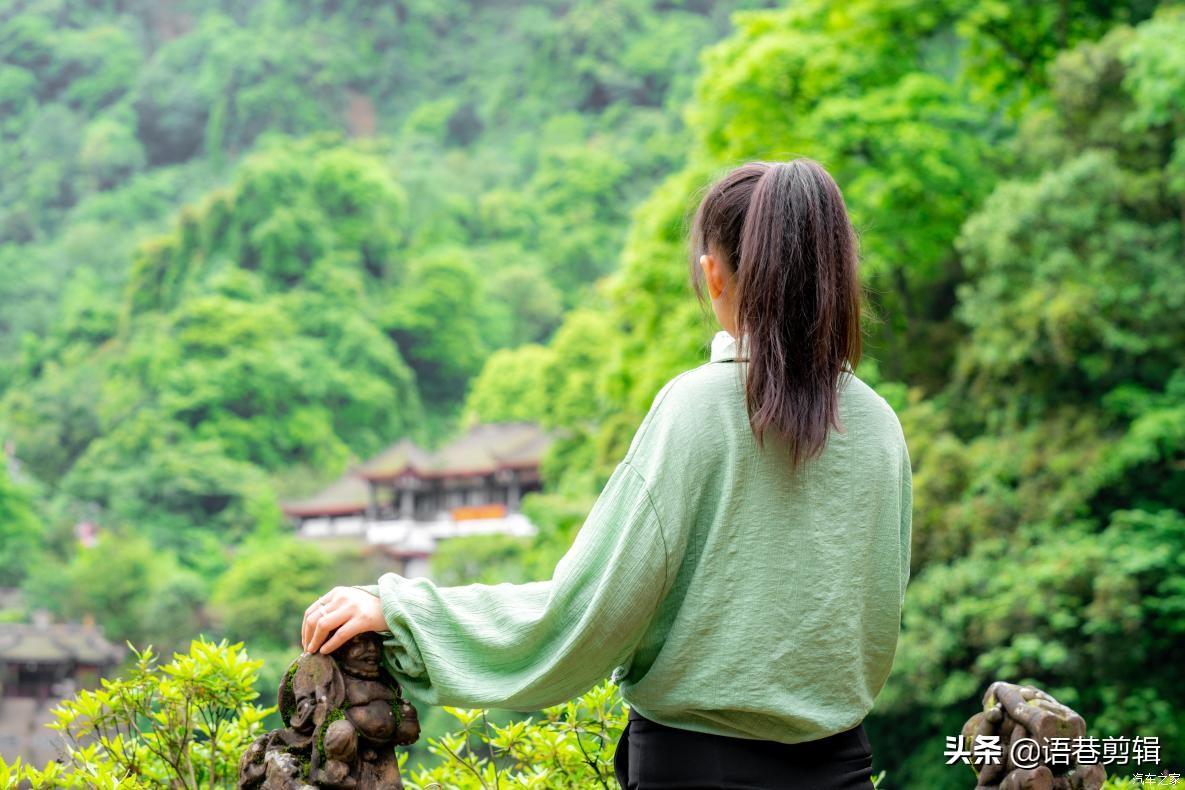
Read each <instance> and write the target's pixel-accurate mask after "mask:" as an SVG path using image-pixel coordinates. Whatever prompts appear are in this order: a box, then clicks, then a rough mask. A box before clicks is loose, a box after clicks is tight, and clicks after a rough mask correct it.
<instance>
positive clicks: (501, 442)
mask: <svg viewBox="0 0 1185 790" xmlns="http://www.w3.org/2000/svg"><path fill="white" fill-rule="evenodd" d="M552 441H553V437H552V436H551V435H550V434H549V433H548V432H546V431H544V430H543V429H542V428H541V427H540V426H538V425H537V424H535V423H532V422H497V423H479V424H477V425H474V426H473V427H471V428H470V429H469V430H467V431H466V432H465V433H464V434H463V435H461V436H459V437H457V438H455V439H453V440H452V441H450V442H448V443H446V444H444V445H443V446H442V447H440V448H438V449H435V450H427V449H424V448H422V447H419V446H418V445H416V444H415V443H414V442H412V441H411V440H409V439H406V438H404V439H401V440H399V441H398V442H396V443H395V444H393V445H391V446H390V447H388V448H387V449H386V450H383V451H382V452H381V453H379V454H378V455H376V456H375V457H374V458H371V459H370V460H368V461H366V462H365V463H363V464H361V465H359V466H356V467H354V468H352V469H350V470H349V471H348V472H346V474H344V475H343V476H342V477H341V478H339V479H338V480H337V481H335V482H334V483H332V484H331V485H329V486H328V487H327V488H325V489H324V490H322V491H320V492H319V493H317V494H314V495H313V496H311V497H309V498H308V499H304V500H300V501H295V502H286V503H284V512H285V513H286V514H287V515H288V516H289V517H290V518H291V519H293V520H294V522H295V523H296V524H297V529H298V534H299V535H300V536H302V537H308V538H322V537H344V536H354V537H358V538H363V539H365V540H366V541H367V542H368V543H372V544H376V545H379V546H382V547H384V553H386V554H388V555H389V556H392V557H396V558H401V559H403V560H404V561H405V564H406V567H407V568H408V569H409V570H418V569H422V568H423V562H424V561H426V559H427V558H428V557H429V556H430V555H431V554H432V552H433V551H434V548H435V544H436V541H437V540H439V539H442V538H447V537H456V536H460V535H474V534H488V533H494V532H498V533H506V534H513V535H530V534H533V533H534V527H533V526H532V525H531V524H530V522H529V521H528V520H527V519H526V517H525V516H523V515H522V514H521V513H520V512H519V503H520V502H521V499H522V497H523V495H524V494H527V493H529V492H531V491H537V490H539V489H540V488H541V482H540V477H539V463H540V461H541V460H542V458H543V454H544V453H545V452H546V451H547V449H548V447H549V446H550V445H551V442H552Z"/></svg>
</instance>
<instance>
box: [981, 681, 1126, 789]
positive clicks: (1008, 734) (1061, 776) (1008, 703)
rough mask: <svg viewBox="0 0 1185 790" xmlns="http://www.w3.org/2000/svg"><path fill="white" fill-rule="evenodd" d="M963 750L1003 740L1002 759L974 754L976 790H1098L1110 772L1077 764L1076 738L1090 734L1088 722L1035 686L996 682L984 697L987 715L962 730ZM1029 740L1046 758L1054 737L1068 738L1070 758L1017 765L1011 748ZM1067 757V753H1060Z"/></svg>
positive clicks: (1092, 765)
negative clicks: (982, 739) (982, 741)
mask: <svg viewBox="0 0 1185 790" xmlns="http://www.w3.org/2000/svg"><path fill="white" fill-rule="evenodd" d="M962 735H963V744H964V749H967V750H969V751H971V750H973V748H974V746H975V743H976V736H984V737H987V738H992V737H993V736H995V737H998V738H999V744H998V745H999V757H998V759H991V760H989V759H988V758H987V757H986V755H983V756H979V755H977V754H976V753H975V752H973V754H972V758H971V760H972V762H971V765H972V767H973V768H974V769H975V773H976V776H977V777H978V782H977V784H976V790H1099V788H1101V787H1102V786H1103V783H1104V782H1105V781H1106V779H1107V771H1106V769H1104V768H1103V766H1102V765H1101V764H1100V763H1098V762H1094V763H1086V764H1079V763H1077V762H1076V760H1075V756H1076V754H1077V749H1075V748H1074V744H1075V741H1076V739H1078V738H1082V737H1084V736H1085V735H1086V722H1085V721H1084V720H1083V719H1082V717H1081V716H1079V715H1078V714H1077V713H1075V712H1074V711H1073V710H1071V709H1070V708H1068V707H1066V706H1065V705H1063V704H1061V703H1060V702H1058V701H1057V700H1055V699H1054V698H1053V697H1051V696H1049V695H1048V694H1046V693H1045V692H1044V691H1041V690H1040V689H1037V688H1034V687H1032V686H1018V685H1014V684H1012V683H1005V682H1004V681H1001V680H997V681H996V682H994V683H992V684H991V685H990V686H988V689H987V691H986V692H985V693H984V695H983V711H981V712H980V713H976V714H975V715H974V716H972V717H971V718H970V719H968V720H967V723H966V724H964V725H963V733H962ZM1022 738H1031V739H1032V740H1033V741H1035V742H1036V743H1037V744H1038V746H1040V749H1041V751H1040V755H1041V757H1042V758H1044V757H1045V756H1046V755H1048V747H1049V742H1050V739H1051V738H1065V739H1068V741H1067V742H1068V744H1069V747H1070V748H1069V757H1068V759H1067V760H1066V762H1065V763H1063V762H1062V761H1061V760H1058V761H1056V762H1057V763H1058V764H1056V765H1055V764H1053V761H1048V762H1047V761H1045V760H1044V759H1042V760H1041V761H1040V762H1039V763H1038V764H1036V765H1029V764H1027V762H1026V765H1025V766H1023V767H1020V766H1017V765H1016V763H1015V762H1013V759H1012V756H1013V755H1012V744H1014V743H1017V742H1019V741H1020V739H1022ZM1062 753H1063V754H1064V753H1065V752H1062Z"/></svg>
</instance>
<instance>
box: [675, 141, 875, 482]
mask: <svg viewBox="0 0 1185 790" xmlns="http://www.w3.org/2000/svg"><path fill="white" fill-rule="evenodd" d="M689 242H690V251H691V260H690V268H691V283H692V288H693V289H694V290H695V293H696V296H697V297H698V299H699V302H700V306H701V307H704V304H705V299H704V293H703V288H702V279H703V275H702V272H701V267H700V265H699V259H700V256H702V255H704V254H705V253H708V254H711V255H712V256H713V257H714V258H716V260H717V261H719V262H720V263H721V264H722V265H723V266H724V267H725V269H727V270H728V271H729V272H731V273H732V274H733V275H734V277H733V278H732V279H733V283H734V285H735V293H734V300H735V305H736V335H737V338H736V340H737V344H738V345H737V359H738V360H739V361H743V362H747V363H748V374H747V377H746V379H745V398H746V406H747V409H748V412H749V424H750V427H751V428H752V430H753V433H754V436H755V437H756V440H757V444H758V446H759V447H761V448H764V447H765V440H766V433H767V432H769V431H772V432H773V433H774V434H775V435H776V436H778V437H779V438H781V439H784V440H785V441H786V443H787V444H788V448H789V453H790V461H791V467H792V469H797V468H798V467H799V466H800V465H801V464H802V463H803V462H805V461H806V460H807V459H810V458H813V457H815V456H817V455H818V454H819V453H821V452H822V451H823V448H824V446H825V445H826V443H827V436H828V432H829V430H830V426H831V425H834V426H835V427H836V428H837V429H839V430H843V426H842V425H841V423H840V419H839V392H838V391H837V384H838V379H839V376H840V374H841V373H842V372H843V368H844V363H845V362H846V363H847V364H848V365H849V366H850V368H851V369H855V367H856V365H857V364H858V363H859V361H860V351H861V335H860V309H861V304H862V302H863V296H862V290H861V285H860V280H859V275H858V273H857V265H858V262H859V249H858V247H859V245H858V239H857V234H856V231H855V228H853V226H852V222H851V220H850V218H849V217H848V212H847V207H846V206H845V204H844V199H843V195H842V194H841V193H840V190H839V186H838V185H837V184H836V183H835V180H834V179H833V178H832V177H831V175H830V174H829V173H828V172H827V171H826V170H824V169H823V167H822V165H820V164H819V163H818V162H816V161H814V160H812V159H808V158H797V159H793V160H791V161H787V162H765V161H753V162H748V163H746V164H743V165H741V166H740V167H737V168H735V169H733V170H731V171H730V172H728V173H727V174H725V175H724V176H723V177H722V178H720V179H719V180H717V181H716V182H715V183H714V184H712V185H711V187H710V188H709V189H708V191H707V193H706V194H705V195H704V197H703V199H702V201H701V202H700V204H699V208H698V209H697V210H696V212H695V218H694V220H693V221H692V224H691V233H690V239H689Z"/></svg>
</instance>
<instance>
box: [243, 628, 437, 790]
mask: <svg viewBox="0 0 1185 790" xmlns="http://www.w3.org/2000/svg"><path fill="white" fill-rule="evenodd" d="M381 659H382V637H381V636H380V635H379V634H377V633H374V632H367V633H362V634H358V635H357V636H354V637H353V638H351V639H349V640H348V641H347V642H345V643H344V644H342V645H341V647H339V648H338V649H337V650H335V651H334V652H333V653H330V654H329V655H325V654H323V653H303V654H301V656H300V657H299V658H297V659H296V660H295V661H293V662H292V664H291V665H290V666H289V667H288V671H287V672H285V673H284V678H283V679H282V680H281V681H280V688H279V689H278V690H277V694H276V700H277V706H278V708H279V710H280V718H281V719H282V720H283V721H284V728H283V729H280V730H272V731H270V732H266V733H264V734H263V735H260V736H259V737H258V738H256V739H255V741H254V742H253V743H252V744H251V745H250V746H249V747H247V749H246V750H245V751H244V752H243V755H242V757H241V758H240V760H239V785H238V786H239V788H240V790H257V789H258V790H313V788H333V789H334V790H339V789H340V790H345V789H346V788H350V790H402V788H403V780H402V779H401V778H400V776H399V762H398V759H397V757H396V755H395V750H394V747H395V746H396V745H397V744H398V745H402V746H406V745H408V744H411V743H415V742H416V740H417V739H418V738H419V737H420V724H419V718H418V716H417V715H416V709H415V707H414V706H412V704H411V703H410V702H408V701H407V700H405V699H403V698H402V696H401V694H400V691H401V690H400V688H399V684H398V683H396V682H395V679H394V678H392V677H391V674H390V673H389V672H388V671H387V670H386V668H385V667H384V666H383V664H382V660H381Z"/></svg>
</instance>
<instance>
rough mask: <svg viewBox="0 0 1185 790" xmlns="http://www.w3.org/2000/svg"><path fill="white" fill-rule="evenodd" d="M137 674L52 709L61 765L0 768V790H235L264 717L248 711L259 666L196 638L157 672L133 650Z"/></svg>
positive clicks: (149, 655) (236, 650)
mask: <svg viewBox="0 0 1185 790" xmlns="http://www.w3.org/2000/svg"><path fill="white" fill-rule="evenodd" d="M128 646H129V647H131V648H132V652H133V653H134V654H135V656H136V664H135V665H134V667H133V668H132V670H131V672H130V673H129V675H128V677H127V678H126V679H118V680H114V681H113V680H109V679H106V678H104V679H103V681H102V684H101V688H98V689H94V690H86V689H84V690H83V691H80V692H79V693H78V694H77V695H76V696H75V697H74V698H73V699H70V700H63V701H62V702H61V703H60V704H59V705H58V706H57V707H55V708H54V710H53V711H52V712H53V715H54V717H55V719H56V720H55V721H53V722H50V723H49V724H48V725H46V726H48V727H49V728H51V729H53V730H56V731H58V732H59V733H60V734H61V736H62V740H63V750H62V751H63V756H62V758H61V759H59V760H58V761H56V762H51V763H49V764H47V765H46V767H45V768H43V769H37V768H34V767H33V766H30V765H22V764H21V760H20V758H17V759H16V761H15V762H14V763H12V764H11V765H9V764H6V763H5V762H4V760H3V758H0V787H15V786H16V785H17V783H18V782H20V781H21V780H28V781H29V783H30V784H31V785H32V786H33V788H34V790H41V789H42V788H47V789H48V788H55V789H56V788H87V790H93V789H96V788H120V789H121V790H141V788H143V789H145V790H147V788H158V787H170V788H184V789H185V790H198V788H203V787H209V788H215V787H233V786H234V784H235V779H236V777H237V775H238V766H239V756H240V755H241V754H242V752H243V750H244V749H246V748H247V746H248V745H249V744H250V743H251V742H252V741H253V740H254V739H255V737H256V736H257V735H258V734H259V730H260V728H261V725H260V722H261V721H262V720H263V718H264V717H265V716H266V715H267V714H268V713H270V712H271V711H272V708H260V707H259V706H257V705H254V704H252V703H251V700H252V699H254V698H255V697H257V696H258V692H256V691H255V690H254V689H253V688H252V686H253V684H254V683H255V675H256V672H257V670H258V669H259V667H260V665H261V664H262V663H263V662H262V661H258V660H251V659H249V658H248V657H247V654H246V652H245V651H243V650H242V649H241V648H242V642H237V643H235V644H232V645H227V643H226V640H225V639H223V640H222V641H221V642H219V643H217V644H215V643H213V642H209V641H206V640H205V639H204V638H200V637H199V638H198V639H195V640H193V641H192V642H191V643H190V648H189V653H188V654H184V655H183V654H181V653H174V654H173V660H172V661H171V662H169V663H168V664H165V665H164V666H157V665H156V656H155V655H154V654H153V652H152V647H151V645H150V646H148V647H146V648H144V650H143V651H142V652H140V651H137V650H136V649H135V648H134V647H132V645H131V643H130V642H129V643H128Z"/></svg>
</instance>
